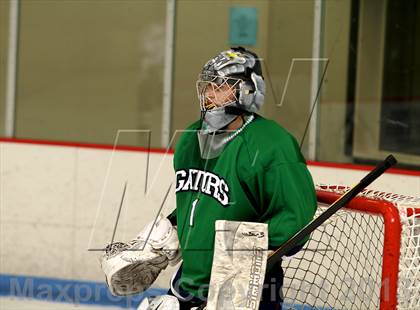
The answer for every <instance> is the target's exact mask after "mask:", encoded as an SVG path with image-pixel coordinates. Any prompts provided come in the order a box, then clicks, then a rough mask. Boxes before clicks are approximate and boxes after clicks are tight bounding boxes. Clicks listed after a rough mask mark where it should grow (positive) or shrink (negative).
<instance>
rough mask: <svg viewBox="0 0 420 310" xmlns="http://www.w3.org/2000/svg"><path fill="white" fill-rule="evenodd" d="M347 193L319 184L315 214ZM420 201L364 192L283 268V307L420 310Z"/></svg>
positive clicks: (393, 195)
mask: <svg viewBox="0 0 420 310" xmlns="http://www.w3.org/2000/svg"><path fill="white" fill-rule="evenodd" d="M347 189H349V188H348V187H344V186H327V185H319V186H317V200H318V206H319V208H318V211H317V214H319V213H320V212H322V211H323V210H325V208H326V207H327V206H328V205H330V204H332V203H333V202H334V201H335V200H336V199H337V198H339V197H340V196H341V195H342V194H343V193H344V192H345V191H346V190H347ZM419 240H420V198H415V197H408V196H403V195H397V194H390V193H384V192H378V191H371V190H364V191H363V192H362V193H361V194H359V195H358V196H357V197H356V198H354V199H353V200H352V201H351V202H350V203H349V205H348V206H347V207H345V208H343V209H341V210H339V211H338V212H337V213H336V214H335V215H333V216H332V217H331V218H330V219H328V220H327V221H326V222H325V223H324V224H323V225H321V226H320V227H319V228H318V229H317V230H316V231H314V232H313V233H312V235H311V238H310V240H309V241H308V242H307V243H306V244H305V247H304V248H303V250H302V251H300V252H299V253H298V254H296V255H295V256H294V257H293V258H291V259H287V258H286V259H285V260H284V261H283V263H282V266H283V269H284V272H285V277H284V285H283V295H284V308H283V309H314V308H315V309H357V310H360V309H381V310H384V309H417V310H419V309H420V241H419Z"/></svg>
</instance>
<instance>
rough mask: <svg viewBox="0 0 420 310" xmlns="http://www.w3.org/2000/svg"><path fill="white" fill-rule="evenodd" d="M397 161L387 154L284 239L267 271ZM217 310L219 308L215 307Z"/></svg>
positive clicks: (272, 256) (203, 305)
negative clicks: (330, 203)
mask: <svg viewBox="0 0 420 310" xmlns="http://www.w3.org/2000/svg"><path fill="white" fill-rule="evenodd" d="M396 163H397V160H396V159H395V158H394V156H392V155H389V156H388V157H387V158H386V159H385V160H384V161H382V162H381V163H379V164H378V165H377V166H376V167H375V168H374V169H373V170H372V171H371V172H369V173H368V174H367V175H366V176H365V177H364V178H363V179H362V180H360V181H359V183H358V184H357V185H355V186H354V187H353V188H352V189H350V190H349V191H347V192H346V193H345V194H344V195H342V196H341V197H340V198H339V199H337V200H336V201H335V202H334V203H333V204H332V205H331V206H330V207H329V208H328V209H327V210H325V211H324V212H323V213H321V214H320V215H319V216H318V217H317V218H315V219H314V220H312V221H311V222H310V223H309V224H307V225H306V226H305V227H304V228H302V229H301V230H300V231H299V232H297V233H296V234H295V235H294V236H293V237H291V238H290V239H289V240H288V241H286V242H285V243H284V244H283V245H282V246H280V247H279V248H278V249H277V250H276V251H275V252H274V253H272V254H271V255H270V256H269V257H268V259H267V268H266V270H267V271H269V270H270V269H271V268H272V267H273V266H274V265H275V264H276V263H278V262H280V261H281V259H282V257H283V256H284V255H286V253H288V252H289V251H290V250H292V249H293V248H294V247H296V246H297V244H298V243H299V242H301V241H302V240H303V239H304V238H305V237H306V236H308V235H310V234H311V233H312V232H313V231H314V230H316V229H317V228H318V227H319V226H320V225H322V224H323V223H324V222H325V221H327V220H328V219H329V218H330V217H331V216H332V215H334V214H335V213H336V212H337V211H338V210H339V209H341V208H342V207H344V206H345V205H346V204H348V203H349V202H350V201H351V200H352V199H353V198H354V197H356V196H357V195H358V194H359V193H360V192H361V191H362V190H363V189H365V188H366V187H367V186H368V185H370V184H371V183H372V182H373V181H375V180H376V179H377V178H378V177H379V176H381V175H382V174H383V173H384V172H385V171H386V170H387V169H388V168H390V167H392V166H393V165H395V164H396ZM206 304H207V303H206V302H204V303H203V304H202V305H200V307H198V308H197V310H201V309H206V308H205V307H206ZM212 310H213V309H212ZM216 310H219V309H216Z"/></svg>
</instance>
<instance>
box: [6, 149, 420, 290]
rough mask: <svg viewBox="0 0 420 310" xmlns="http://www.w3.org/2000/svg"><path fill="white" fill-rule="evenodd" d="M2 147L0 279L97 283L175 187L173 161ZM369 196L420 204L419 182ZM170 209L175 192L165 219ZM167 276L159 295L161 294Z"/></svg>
mask: <svg viewBox="0 0 420 310" xmlns="http://www.w3.org/2000/svg"><path fill="white" fill-rule="evenodd" d="M309 168H310V171H311V173H312V175H313V178H314V182H315V183H329V184H343V185H351V184H354V183H356V182H357V181H358V180H359V179H360V178H361V177H362V176H364V175H365V174H366V173H367V172H366V171H359V170H352V169H337V168H325V167H318V166H310V167H309ZM146 171H147V154H146V153H144V152H132V151H116V152H115V153H113V152H112V151H111V150H102V149H91V148H81V147H60V146H47V145H34V144H23V143H8V142H1V143H0V177H1V182H0V190H1V191H0V262H1V264H0V273H2V274H20V275H32V276H41V277H42V276H44V277H53V278H62V279H75V280H90V281H97V282H100V281H103V279H104V277H103V274H102V273H101V270H100V268H99V264H98V259H97V257H98V255H100V252H98V251H88V249H89V248H101V247H102V246H103V245H104V244H105V243H107V242H109V240H110V239H111V237H112V230H113V227H114V223H115V219H116V215H117V213H118V208H119V203H120V199H121V195H122V190H123V186H124V183H125V182H126V181H127V183H128V188H127V194H126V197H125V201H124V206H123V209H122V212H121V218H120V220H119V225H118V228H117V233H116V238H115V240H123V241H126V240H128V239H130V238H132V237H134V236H135V235H136V234H137V233H138V232H139V231H140V229H141V228H142V227H143V226H144V225H145V224H146V223H147V222H148V221H150V220H152V219H153V218H154V216H155V215H156V214H157V212H158V210H159V208H160V205H161V203H162V200H163V196H164V195H165V193H166V191H167V189H168V188H169V186H170V184H171V183H172V182H173V181H174V172H173V169H172V154H166V155H165V154H157V153H152V154H150V158H149V169H148V171H149V176H148V193H147V195H145V194H144V191H145V183H146ZM371 188H374V189H378V190H382V191H387V192H395V193H399V194H405V195H413V196H420V177H419V176H408V175H397V174H389V173H387V174H385V175H383V176H382V177H381V178H380V179H379V180H378V181H377V182H375V183H374V184H373V185H372V187H371ZM174 208H175V193H174V186H172V187H171V190H170V194H169V197H168V199H167V201H166V203H165V204H164V211H163V213H165V214H167V213H169V212H170V211H171V210H173V209H174ZM171 273H172V270H168V271H167V272H165V273H164V274H163V275H162V276H161V277H160V278H159V281H158V283H157V284H156V286H157V287H167V283H168V280H169V277H170V275H171Z"/></svg>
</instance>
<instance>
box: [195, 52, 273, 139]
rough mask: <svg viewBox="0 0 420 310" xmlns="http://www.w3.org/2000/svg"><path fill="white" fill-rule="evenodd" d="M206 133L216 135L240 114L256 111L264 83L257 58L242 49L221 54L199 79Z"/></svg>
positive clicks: (203, 127) (198, 90)
mask: <svg viewBox="0 0 420 310" xmlns="http://www.w3.org/2000/svg"><path fill="white" fill-rule="evenodd" d="M197 93H198V98H199V101H200V107H201V113H202V117H201V118H202V121H203V125H202V131H203V133H214V132H216V131H218V130H221V129H223V128H224V127H226V126H227V125H229V124H230V123H231V122H232V121H233V120H234V119H235V118H236V117H237V116H238V115H241V114H243V113H253V112H257V111H258V110H259V109H260V108H261V106H262V104H263V102H264V93H265V83H264V80H263V77H262V70H261V65H260V61H259V60H258V56H257V55H256V54H254V53H252V52H250V51H247V50H245V49H244V48H242V47H238V48H232V49H230V50H228V51H224V52H221V53H220V54H219V55H217V56H216V57H214V58H213V59H211V60H209V61H208V62H207V63H206V64H205V65H204V68H203V70H202V72H201V74H200V75H199V77H198V80H197Z"/></svg>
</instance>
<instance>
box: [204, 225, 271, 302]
mask: <svg viewBox="0 0 420 310" xmlns="http://www.w3.org/2000/svg"><path fill="white" fill-rule="evenodd" d="M267 249H268V226H267V224H264V223H251V222H233V221H216V237H215V245H214V257H213V266H212V272H211V277H210V287H209V296H208V301H207V307H206V309H207V310H219V309H224V310H230V309H232V310H233V309H238V310H239V309H240V310H257V309H258V307H259V303H260V299H261V293H262V289H263V285H264V277H265V271H266V264H267Z"/></svg>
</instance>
